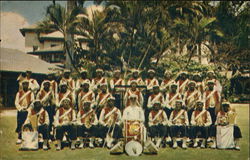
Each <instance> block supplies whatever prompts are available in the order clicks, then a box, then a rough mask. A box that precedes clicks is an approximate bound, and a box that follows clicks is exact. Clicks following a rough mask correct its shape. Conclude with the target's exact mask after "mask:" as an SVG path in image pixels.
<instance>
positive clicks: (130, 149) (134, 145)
mask: <svg viewBox="0 0 250 160" xmlns="http://www.w3.org/2000/svg"><path fill="white" fill-rule="evenodd" d="M142 149H143V148H142V145H141V143H139V142H138V141H134V140H131V141H129V142H128V143H127V144H126V145H125V152H126V153H127V154H128V155H129V156H139V155H141V154H142Z"/></svg>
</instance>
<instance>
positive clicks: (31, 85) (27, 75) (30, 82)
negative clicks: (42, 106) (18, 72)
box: [25, 70, 40, 95]
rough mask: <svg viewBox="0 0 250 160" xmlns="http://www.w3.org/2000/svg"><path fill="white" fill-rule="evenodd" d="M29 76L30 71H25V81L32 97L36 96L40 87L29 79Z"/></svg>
mask: <svg viewBox="0 0 250 160" xmlns="http://www.w3.org/2000/svg"><path fill="white" fill-rule="evenodd" d="M31 74H32V72H31V71H30V70H27V71H26V77H25V79H26V80H28V81H29V89H30V90H31V91H32V92H33V93H34V95H36V93H37V91H38V90H39V88H40V86H39V84H38V83H37V81H36V80H35V79H33V78H31Z"/></svg>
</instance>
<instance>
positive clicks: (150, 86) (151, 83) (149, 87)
mask: <svg viewBox="0 0 250 160" xmlns="http://www.w3.org/2000/svg"><path fill="white" fill-rule="evenodd" d="M145 85H146V87H147V91H148V92H149V93H152V91H153V86H155V85H157V86H159V82H158V80H157V79H156V78H155V71H154V70H153V69H149V70H148V78H147V79H146V80H145Z"/></svg>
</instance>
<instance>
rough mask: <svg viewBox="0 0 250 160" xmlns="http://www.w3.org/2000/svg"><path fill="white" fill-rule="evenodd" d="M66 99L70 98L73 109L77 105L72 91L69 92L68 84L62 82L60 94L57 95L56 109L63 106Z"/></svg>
mask: <svg viewBox="0 0 250 160" xmlns="http://www.w3.org/2000/svg"><path fill="white" fill-rule="evenodd" d="M65 98H69V99H70V101H71V103H70V104H71V105H72V106H71V107H72V108H73V105H74V104H75V101H74V100H75V99H74V97H73V94H72V92H71V91H70V90H68V86H67V83H66V82H62V83H60V84H59V93H58V94H57V95H56V107H57V108H59V107H60V106H61V103H62V101H63V100H64V99H65Z"/></svg>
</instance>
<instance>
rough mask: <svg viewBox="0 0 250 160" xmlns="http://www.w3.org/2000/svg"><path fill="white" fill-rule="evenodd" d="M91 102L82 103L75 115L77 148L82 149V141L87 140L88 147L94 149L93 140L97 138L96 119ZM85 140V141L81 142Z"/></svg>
mask: <svg viewBox="0 0 250 160" xmlns="http://www.w3.org/2000/svg"><path fill="white" fill-rule="evenodd" d="M91 103H92V102H91V101H88V100H86V101H84V102H83V103H82V106H81V108H82V109H80V110H79V111H78V113H77V137H78V138H79V139H80V145H79V148H83V146H84V141H86V139H87V138H88V137H90V138H89V147H90V148H94V144H93V142H94V138H95V137H96V136H97V130H98V128H97V124H98V119H97V116H96V113H95V110H94V109H92V107H91ZM84 138H85V140H83V139H84Z"/></svg>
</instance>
